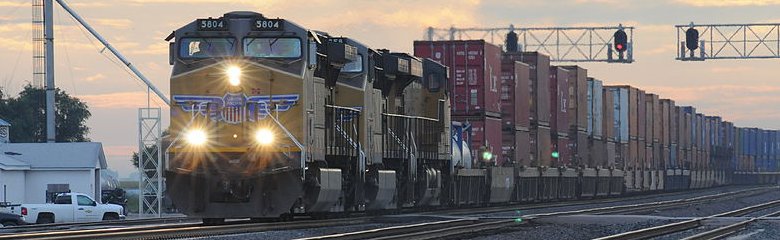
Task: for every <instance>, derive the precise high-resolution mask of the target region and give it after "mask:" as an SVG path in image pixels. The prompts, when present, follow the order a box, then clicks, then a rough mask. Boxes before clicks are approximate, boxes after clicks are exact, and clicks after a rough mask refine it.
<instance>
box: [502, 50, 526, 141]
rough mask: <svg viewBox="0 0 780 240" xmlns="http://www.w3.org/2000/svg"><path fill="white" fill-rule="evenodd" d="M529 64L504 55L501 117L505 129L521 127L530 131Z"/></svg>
mask: <svg viewBox="0 0 780 240" xmlns="http://www.w3.org/2000/svg"><path fill="white" fill-rule="evenodd" d="M530 70H531V69H530V67H529V66H528V64H525V63H522V62H517V61H512V60H510V59H509V58H506V57H504V58H503V60H502V64H501V73H502V76H501V118H502V120H503V128H504V129H507V130H508V129H512V130H513V131H514V130H515V129H516V127H520V128H521V129H524V130H526V131H528V128H529V127H531V121H530V119H529V118H528V117H529V116H528V115H529V114H530V111H531V110H530V106H529V101H530V98H531V96H530V93H529V91H528V82H529V80H528V78H529V76H530Z"/></svg>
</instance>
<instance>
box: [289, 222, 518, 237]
mask: <svg viewBox="0 0 780 240" xmlns="http://www.w3.org/2000/svg"><path fill="white" fill-rule="evenodd" d="M515 224H518V223H517V222H515V221H514V220H498V221H484V220H478V219H456V220H448V221H438V222H427V223H419V224H411V225H404V226H394V227H387V228H378V229H371V230H365V231H357V232H350V233H341V234H333V235H325V236H318V237H309V238H301V239H299V240H356V239H374V240H395V239H403V240H409V239H415V240H419V239H441V238H447V237H453V236H459V237H462V236H463V235H464V234H475V233H478V232H483V231H490V230H496V229H501V228H504V227H507V226H511V225H515Z"/></svg>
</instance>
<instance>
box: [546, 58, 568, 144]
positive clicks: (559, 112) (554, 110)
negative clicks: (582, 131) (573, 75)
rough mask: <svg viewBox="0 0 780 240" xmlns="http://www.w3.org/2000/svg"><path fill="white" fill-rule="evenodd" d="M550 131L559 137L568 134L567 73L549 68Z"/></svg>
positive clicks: (563, 70) (559, 68)
mask: <svg viewBox="0 0 780 240" xmlns="http://www.w3.org/2000/svg"><path fill="white" fill-rule="evenodd" d="M549 90H550V114H551V116H550V121H551V122H550V130H552V131H553V132H557V133H558V134H559V135H564V136H566V135H568V133H569V112H568V111H569V106H568V104H569V71H567V70H566V69H565V68H563V67H558V66H553V67H550V89H549Z"/></svg>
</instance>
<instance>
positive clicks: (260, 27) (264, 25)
mask: <svg viewBox="0 0 780 240" xmlns="http://www.w3.org/2000/svg"><path fill="white" fill-rule="evenodd" d="M254 29H255V30H257V31H281V30H284V20H281V19H257V20H255V25H254Z"/></svg>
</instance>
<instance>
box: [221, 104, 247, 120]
mask: <svg viewBox="0 0 780 240" xmlns="http://www.w3.org/2000/svg"><path fill="white" fill-rule="evenodd" d="M245 112H246V111H245V108H244V107H243V106H240V107H225V108H223V109H222V117H223V118H224V120H225V122H227V123H230V124H237V123H241V122H243V120H244V116H245Z"/></svg>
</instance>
